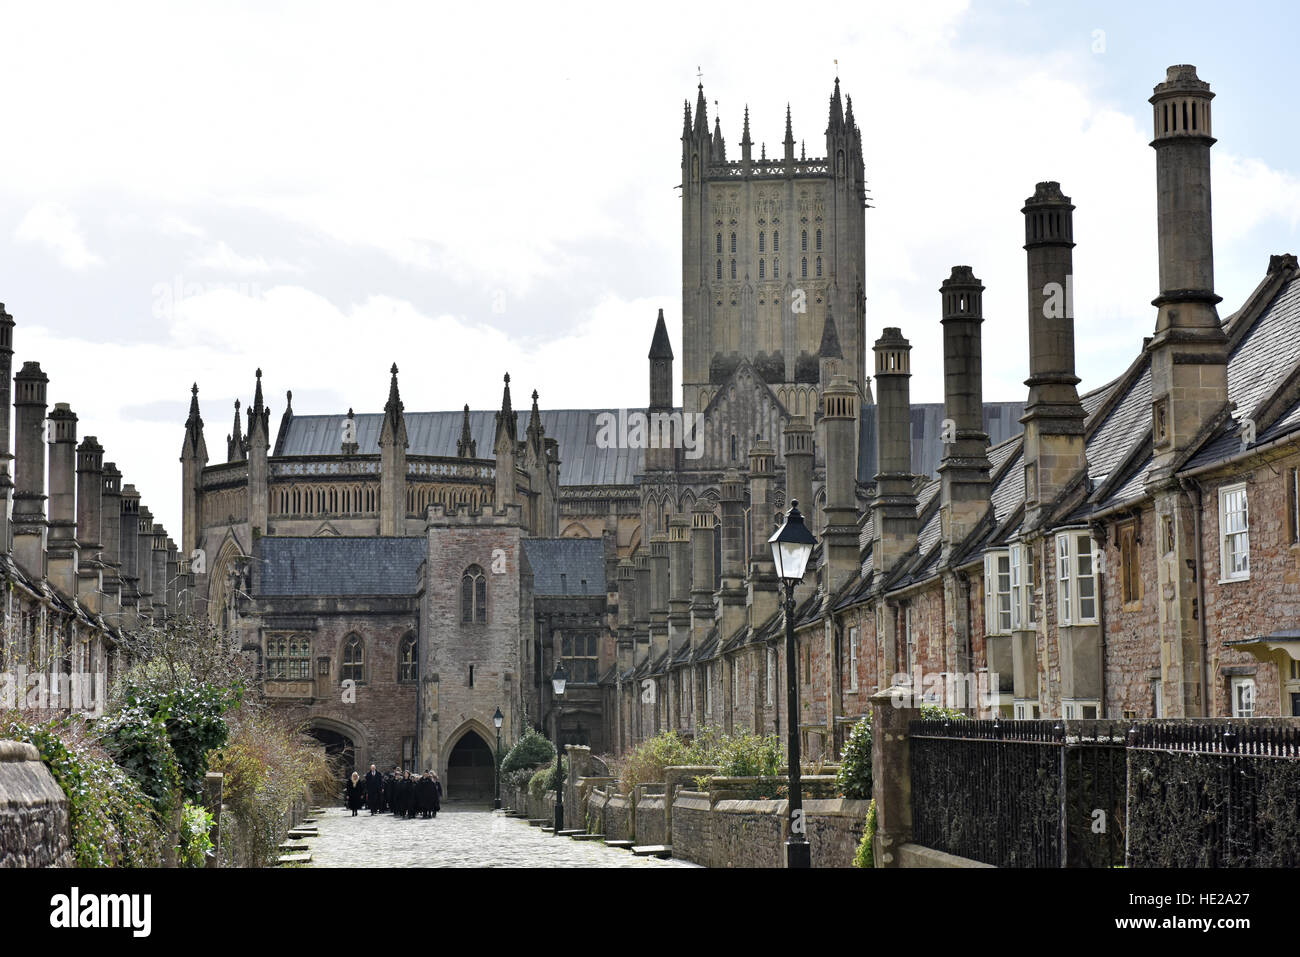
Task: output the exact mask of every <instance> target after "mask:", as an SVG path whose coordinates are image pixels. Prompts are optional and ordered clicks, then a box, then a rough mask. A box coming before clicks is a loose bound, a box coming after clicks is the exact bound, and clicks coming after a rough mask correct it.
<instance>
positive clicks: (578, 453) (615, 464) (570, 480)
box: [275, 409, 645, 485]
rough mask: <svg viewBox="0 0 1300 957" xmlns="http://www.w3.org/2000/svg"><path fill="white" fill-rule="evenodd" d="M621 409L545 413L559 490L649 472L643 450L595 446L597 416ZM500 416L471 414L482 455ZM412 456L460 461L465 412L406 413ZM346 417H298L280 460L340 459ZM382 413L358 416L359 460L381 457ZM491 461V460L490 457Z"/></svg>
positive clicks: (521, 416)
mask: <svg viewBox="0 0 1300 957" xmlns="http://www.w3.org/2000/svg"><path fill="white" fill-rule="evenodd" d="M602 412H609V413H611V414H613V415H614V416H615V417H617V415H618V410H617V409H552V410H542V412H541V417H542V426H543V427H544V428H545V429H546V435H547V436H548V437H550V438H553V439H556V440H557V441H558V442H559V445H560V484H561V485H634V484H635V483H636V478H635V476H636V474H637V473H638V472H640V471H642V470H643V469H644V467H645V451H644V450H643V449H620V448H608V449H607V448H601V447H599V446H598V445H597V444H596V436H597V434H598V433H599V431H600V420H599V418H598V417H599V416H600V415H601V413H602ZM528 414H529V413H528V412H518V413H516V416H517V418H518V422H519V430H518V431H519V432H521V433H522V432H523V431H524V430H525V429H526V428H527V426H528V420H527V416H528ZM495 416H496V412H495V411H492V412H473V411H471V412H470V413H469V426H470V433H471V435H472V436H473V438H474V440H475V441H476V442H477V443H478V447H479V448H480V449H491V448H492V447H493V441H494V437H495V434H496V432H495ZM405 417H406V436H407V443H408V445H407V449H406V454H407V455H408V456H416V455H436V456H445V457H447V458H455V457H456V443H457V442H458V441H459V440H460V439H461V437H462V427H463V425H464V421H465V412H464V411H459V412H407V413H406V414H405ZM345 418H347V417H346V416H343V415H295V416H294V417H293V420H292V421H291V422H290V423H289V427H288V430H287V432H286V433H285V434H283V435H281V436H280V437H279V438H278V439H277V440H276V453H275V454H276V455H278V456H285V455H288V456H294V455H338V454H339V449H340V445H341V438H340V437H341V436H342V434H343V421H344V419H345ZM383 421H384V416H383V413H379V412H375V413H361V414H359V415H357V416H356V423H357V447H358V448H357V451H358V452H359V453H360V454H361V455H376V454H378V452H379V430H380V428H381V427H382V425H383ZM489 457H490V456H489Z"/></svg>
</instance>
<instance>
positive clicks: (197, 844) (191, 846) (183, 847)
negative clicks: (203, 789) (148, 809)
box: [176, 801, 214, 867]
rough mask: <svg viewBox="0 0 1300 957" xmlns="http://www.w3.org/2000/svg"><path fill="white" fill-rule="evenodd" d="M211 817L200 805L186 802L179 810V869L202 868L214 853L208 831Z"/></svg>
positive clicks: (177, 848)
mask: <svg viewBox="0 0 1300 957" xmlns="http://www.w3.org/2000/svg"><path fill="white" fill-rule="evenodd" d="M211 828H212V815H211V814H209V813H208V811H207V809H206V808H205V807H203V806H202V805H200V804H191V803H190V802H188V801H186V802H185V806H184V807H183V808H182V809H181V832H180V835H179V836H180V843H179V844H178V845H177V847H176V850H177V859H178V860H179V861H180V866H181V867H203V866H205V865H206V864H207V861H208V858H209V857H211V856H212V855H213V853H214V850H213V846H212V838H211V836H210V830H211Z"/></svg>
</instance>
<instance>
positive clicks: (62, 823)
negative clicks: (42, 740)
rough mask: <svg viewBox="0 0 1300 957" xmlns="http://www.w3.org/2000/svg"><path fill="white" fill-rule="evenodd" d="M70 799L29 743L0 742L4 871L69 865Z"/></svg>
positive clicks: (0, 844)
mask: <svg viewBox="0 0 1300 957" xmlns="http://www.w3.org/2000/svg"><path fill="white" fill-rule="evenodd" d="M70 841H71V838H70V834H69V830H68V799H67V797H66V796H65V795H64V793H63V789H62V788H60V787H59V786H58V784H56V783H55V781H54V776H53V775H52V774H50V772H49V769H48V768H46V767H45V765H44V764H43V763H42V762H41V759H40V754H39V752H37V750H36V748H35V747H34V746H33V745H30V744H24V743H21V742H18V741H0V867H71V866H72V864H73V858H72V851H71V844H70Z"/></svg>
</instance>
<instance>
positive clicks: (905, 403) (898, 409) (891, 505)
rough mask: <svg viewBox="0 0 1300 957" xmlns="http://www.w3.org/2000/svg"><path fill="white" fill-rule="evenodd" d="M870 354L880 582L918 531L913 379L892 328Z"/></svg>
mask: <svg viewBox="0 0 1300 957" xmlns="http://www.w3.org/2000/svg"><path fill="white" fill-rule="evenodd" d="M874 352H875V353H876V467H877V469H879V471H877V472H876V497H875V499H873V500H872V503H871V513H872V516H873V526H874V532H873V535H874V541H873V543H872V566H873V567H874V569H875V572H876V580H877V581H878V582H880V581H883V579H884V576H885V575H886V574H888V573H889V572H890V571H892V570H893V569H894V567H895V566H896V565H897V564H898V562H899V560H900V559H902V557H903V556H904V555H906V554H907V553H908V552H910V551H911V550H912V548H913V547H914V546H915V545H916V534H917V531H918V529H917V514H916V494H915V492H913V490H912V403H911V392H910V384H909V382H908V380H909V379H910V378H911V377H912V358H911V352H912V344H911V343H910V342H908V341H907V340H906V339H905V338H903V331H902V330H901V329H898V328H892V327H891V328H888V329H886V330H885V331H884V332H883V333H882V334H881V336H880V338H879V339H877V340H876V344H875V348H874ZM828 455H829V453H828ZM828 475H829V471H828ZM828 520H829V519H828ZM828 532H829V528H828Z"/></svg>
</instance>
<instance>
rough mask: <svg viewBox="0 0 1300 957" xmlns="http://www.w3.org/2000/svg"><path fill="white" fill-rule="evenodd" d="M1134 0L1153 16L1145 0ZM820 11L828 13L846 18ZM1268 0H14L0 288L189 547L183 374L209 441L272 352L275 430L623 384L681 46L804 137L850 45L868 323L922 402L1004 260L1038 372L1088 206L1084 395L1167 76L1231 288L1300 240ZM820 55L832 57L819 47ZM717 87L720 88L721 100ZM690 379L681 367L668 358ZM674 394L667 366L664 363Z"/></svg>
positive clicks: (585, 403) (1283, 8)
mask: <svg viewBox="0 0 1300 957" xmlns="http://www.w3.org/2000/svg"><path fill="white" fill-rule="evenodd" d="M1134 7H1136V8H1137V9H1134ZM837 8H838V12H833V11H836V10H837ZM1290 19H1291V10H1290V8H1289V6H1287V5H1286V4H1282V3H1278V4H1264V3H1259V4H1254V3H1248V2H1238V3H1236V4H1235V5H1233V6H1232V7H1224V6H1222V5H1210V4H1204V5H1202V4H1197V3H1189V2H1173V3H1166V2H1144V3H1142V4H1140V5H1134V4H1129V3H1097V4H1089V5H1084V4H1076V3H1069V4H1066V3H1028V2H1014V0H1005V2H986V3H970V4H968V3H963V2H957V0H951V2H927V3H891V4H879V3H864V2H862V0H856V2H851V3H845V4H843V5H837V4H835V3H821V4H817V5H815V6H803V7H800V6H799V5H792V4H790V3H789V2H782V3H771V4H769V3H763V2H751V3H745V4H725V5H724V4H713V3H705V4H702V3H686V4H680V5H675V4H665V3H658V4H651V5H640V8H639V9H638V10H636V11H635V12H633V11H631V10H630V8H629V7H628V6H627V5H614V4H608V3H598V4H591V5H566V4H562V3H548V4H526V5H519V6H518V7H512V6H510V5H506V6H504V7H503V6H501V5H499V4H492V5H486V4H478V5H475V4H456V5H451V4H436V5H435V4H430V3H419V4H411V5H409V6H408V5H396V4H382V3H366V4H356V3H351V4H341V5H337V6H334V5H329V4H325V3H319V2H313V3H310V4H270V3H250V4H237V3H222V4H220V5H217V4H212V5H210V6H208V7H206V8H205V7H200V6H198V5H190V4H187V5H184V6H182V5H174V4H157V5H147V4H135V3H113V4H103V3H96V4H86V5H84V6H74V5H67V4H59V3H41V4H9V3H4V4H3V5H0V37H4V41H5V42H4V52H3V54H2V55H0V137H2V142H3V147H2V148H0V301H3V302H4V303H5V304H6V305H7V308H8V310H9V312H10V313H11V314H13V316H14V317H15V319H16V321H17V323H18V326H17V329H16V330H15V338H14V341H15V356H14V362H15V369H17V368H18V367H19V365H20V364H21V363H22V362H24V361H27V360H31V359H36V360H39V361H40V362H41V364H42V367H43V368H44V369H45V371H46V372H47V373H48V374H49V376H50V388H49V396H50V402H51V404H53V403H54V402H58V401H67V402H70V403H71V404H72V406H73V409H74V410H75V411H76V412H77V413H78V414H79V416H80V434H81V435H82V436H84V435H87V434H94V435H97V436H98V437H99V439H100V441H101V443H102V444H103V445H104V446H105V448H106V450H107V457H108V458H109V459H111V460H113V461H116V462H117V463H118V465H119V467H120V468H121V469H122V471H123V473H124V476H125V478H124V480H125V481H128V482H133V483H134V484H135V485H136V486H137V487H138V488H139V489H140V491H141V493H142V495H143V498H144V502H145V504H147V505H148V506H149V507H150V509H151V510H152V511H153V512H154V514H155V515H157V516H159V517H160V519H161V520H162V521H163V522H164V523H165V524H166V525H167V527H168V529H169V531H171V532H172V533H173V537H175V538H179V531H180V523H179V520H178V516H179V511H180V509H179V496H180V488H179V480H180V466H179V463H178V461H177V457H178V455H179V453H180V447H181V440H182V437H183V423H184V421H185V415H186V409H187V405H188V400H189V387H190V383H191V382H193V381H195V380H197V381H198V383H199V386H200V390H201V391H200V400H201V403H202V409H203V416H204V420H205V423H206V426H207V433H206V434H207V440H208V450H209V453H210V455H211V458H212V460H213V461H224V459H225V451H226V449H225V441H224V440H225V435H226V433H227V432H228V431H229V428H230V421H231V417H232V403H233V401H234V399H235V398H236V397H238V398H240V399H242V400H243V401H244V402H245V403H247V402H248V400H249V399H250V397H251V394H252V388H253V372H254V369H256V368H257V367H259V366H260V367H261V368H262V369H263V371H264V380H263V381H264V385H265V389H266V394H267V399H268V400H269V403H270V406H271V410H272V419H271V421H272V423H273V424H276V423H278V422H279V418H280V415H281V413H282V412H283V410H284V392H285V390H286V389H292V390H293V393H294V399H293V405H294V409H295V411H298V412H301V413H324V412H342V411H344V410H346V409H347V408H348V407H349V406H351V407H355V408H356V409H357V410H358V411H378V410H379V409H381V408H382V406H383V403H384V400H385V397H386V395H387V391H388V375H387V373H388V367H389V365H390V364H391V363H392V362H394V361H396V362H397V363H398V365H399V366H400V367H401V385H402V394H403V399H404V400H405V403H406V408H407V409H408V410H412V411H414V410H424V409H454V408H459V407H460V406H461V405H463V404H464V403H466V402H468V403H469V404H470V405H471V406H472V407H474V408H479V409H484V408H488V409H490V408H495V407H496V406H497V404H498V402H499V398H500V387H501V375H502V373H503V372H505V371H507V370H508V371H509V372H510V373H511V377H512V381H513V382H514V383H515V385H516V388H517V390H518V391H517V393H516V397H515V401H516V405H517V406H519V405H522V404H523V403H524V402H525V401H526V396H527V394H528V393H529V392H531V391H532V389H533V388H536V389H538V390H539V391H540V393H541V401H542V404H543V405H544V406H545V407H550V408H574V407H616V406H636V405H639V404H643V403H644V402H645V401H646V398H647V396H646V389H647V375H646V364H645V363H646V360H645V356H646V352H647V350H648V348H649V343H650V337H651V333H652V331H653V327H654V317H655V313H656V311H657V310H658V309H659V308H661V307H662V308H663V309H664V314H665V316H666V317H668V319H669V329H670V331H671V333H672V336H673V340H674V349H675V351H676V352H677V354H678V356H680V354H681V352H680V339H681V328H680V322H681V310H680V296H681V292H680V282H681V278H680V262H681V260H680V249H679V244H680V237H681V232H680V218H679V217H680V198H679V196H680V193H679V192H678V191H677V190H676V189H675V188H674V187H675V186H676V185H677V184H678V183H679V182H680V177H679V165H678V164H679V162H680V141H679V137H680V133H681V123H682V103H683V100H685V99H687V98H689V99H690V100H691V101H692V103H693V102H694V97H695V85H696V82H697V77H696V74H697V70H702V71H703V81H704V87H705V93H706V96H707V97H708V99H709V107H710V119H712V117H713V116H714V115H720V116H721V118H722V125H723V132H724V135H725V136H726V137H727V140H728V144H729V149H730V150H731V151H732V152H733V153H735V152H738V150H739V145H738V144H739V139H740V124H741V117H742V111H743V109H744V106H745V105H746V104H748V105H749V107H750V116H751V127H752V132H753V136H754V138H755V140H756V141H765V142H766V143H767V144H768V147H769V149H770V150H772V151H774V152H775V151H776V150H777V149H779V146H778V144H779V141H780V140H781V138H782V135H783V132H784V115H785V108H786V103H787V102H789V103H790V106H791V110H792V113H793V117H794V131H795V136H796V138H798V139H803V140H806V142H807V150H808V154H809V155H810V156H812V155H822V154H823V153H824V147H825V128H826V115H827V97H828V96H829V94H830V92H831V88H832V83H833V78H834V76H835V75H836V72H837V71H838V74H839V76H840V78H841V84H842V88H843V90H844V92H845V93H847V94H849V95H851V96H852V97H853V102H854V112H855V114H856V116H857V120H858V123H859V126H860V127H861V129H862V134H863V139H864V143H865V151H866V173H867V179H868V183H869V187H870V190H871V195H872V203H873V206H874V208H872V209H870V210H868V211H867V277H868V281H867V290H866V292H867V297H868V301H867V327H868V339H869V340H873V339H874V338H875V337H876V336H877V335H878V334H879V330H880V329H881V328H882V327H884V326H901V327H902V328H903V330H904V333H905V334H906V335H907V336H909V337H910V338H911V340H912V342H913V344H914V347H915V349H914V352H913V370H914V373H915V375H914V377H913V380H912V387H913V393H912V394H913V398H914V400H916V401H938V400H940V399H941V398H942V382H941V378H940V373H941V353H940V351H939V344H940V325H939V321H938V320H939V296H938V291H937V290H938V285H939V282H940V281H941V280H942V279H943V278H945V277H946V276H947V275H948V272H949V270H950V268H951V266H953V265H955V264H959V263H961V264H969V265H971V266H973V267H974V269H975V272H976V274H977V275H978V276H979V277H980V278H981V279H982V280H983V281H984V283H985V285H986V286H987V287H988V292H987V293H986V294H985V299H984V306H985V315H986V318H987V321H986V323H985V327H984V335H985V342H986V346H985V355H986V362H985V370H984V385H985V398H986V399H988V400H1000V399H1007V400H1010V399H1023V397H1024V395H1025V387H1024V385H1023V380H1024V378H1025V377H1026V375H1027V361H1028V359H1027V344H1026V336H1025V312H1026V306H1025V291H1024V286H1025V263H1024V252H1023V250H1022V249H1021V243H1022V242H1023V235H1022V229H1023V226H1022V217H1021V215H1020V207H1021V205H1022V204H1023V202H1024V200H1025V198H1026V197H1027V196H1029V195H1030V194H1031V193H1032V192H1033V187H1034V184H1035V183H1036V182H1037V181H1039V180H1043V179H1057V180H1060V182H1061V184H1062V187H1063V189H1064V190H1065V192H1066V193H1067V194H1069V195H1070V196H1072V197H1073V199H1074V202H1075V204H1076V205H1077V206H1078V210H1077V212H1076V214H1075V238H1076V240H1077V242H1078V244H1079V245H1078V248H1077V249H1076V250H1075V274H1076V281H1075V309H1076V315H1077V320H1076V329H1077V330H1078V335H1079V341H1078V354H1079V373H1080V375H1081V376H1082V377H1083V379H1084V384H1083V387H1084V388H1094V387H1096V386H1098V385H1100V384H1102V383H1103V382H1105V381H1106V380H1107V379H1109V378H1112V377H1113V376H1115V375H1117V374H1118V373H1119V372H1120V371H1122V369H1123V368H1124V367H1125V366H1126V365H1127V364H1128V363H1129V362H1130V361H1131V359H1132V358H1133V356H1134V355H1135V353H1136V350H1137V349H1138V348H1139V347H1140V345H1141V340H1142V337H1143V336H1144V335H1147V334H1149V333H1150V331H1151V329H1152V326H1153V323H1154V309H1153V308H1152V307H1151V306H1150V300H1151V299H1152V298H1153V297H1154V296H1155V294H1156V293H1157V291H1158V290H1157V273H1156V258H1155V255H1156V232H1155V230H1156V222H1155V193H1154V181H1155V156H1154V153H1153V152H1152V150H1151V149H1150V148H1149V147H1148V146H1147V144H1148V142H1149V140H1150V139H1151V130H1150V128H1149V127H1150V114H1149V110H1150V107H1149V106H1148V105H1147V103H1146V99H1147V97H1149V96H1150V95H1151V88H1152V86H1154V85H1155V84H1156V83H1157V82H1159V81H1161V80H1162V79H1163V77H1164V73H1165V68H1166V67H1167V66H1168V65H1169V64H1171V63H1182V62H1189V63H1194V64H1196V66H1197V67H1198V69H1199V71H1200V75H1201V77H1202V79H1205V80H1207V81H1209V82H1210V83H1211V84H1212V86H1213V89H1214V90H1215V92H1216V93H1217V95H1218V98H1217V99H1216V101H1215V114H1214V118H1215V133H1216V135H1217V136H1218V138H1219V145H1218V146H1217V147H1215V150H1214V164H1215V165H1214V191H1215V194H1214V212H1215V240H1216V260H1217V267H1218V269H1217V286H1218V291H1219V293H1220V294H1221V295H1223V296H1224V299H1225V302H1224V303H1223V306H1222V307H1221V309H1222V310H1223V313H1224V314H1225V315H1226V314H1227V313H1228V312H1231V311H1232V310H1234V309H1236V308H1237V305H1238V304H1239V303H1240V302H1241V300H1242V299H1243V298H1244V297H1245V296H1246V295H1247V294H1248V293H1249V292H1250V290H1251V289H1252V288H1253V287H1254V286H1255V285H1256V284H1257V283H1258V282H1259V280H1260V279H1261V278H1262V276H1263V274H1264V271H1265V268H1266V266H1267V263H1268V256H1269V255H1270V254H1272V253H1279V252H1289V251H1300V250H1298V249H1297V247H1300V243H1297V241H1296V235H1295V233H1296V221H1297V215H1298V214H1300V185H1298V180H1297V175H1298V172H1300V171H1298V170H1297V168H1296V167H1297V161H1296V160H1295V157H1296V155H1297V153H1296V145H1297V143H1296V140H1297V127H1296V124H1295V122H1294V106H1293V103H1294V92H1293V89H1292V86H1293V80H1292V78H1291V77H1290V76H1288V75H1287V71H1288V70H1289V69H1290V64H1291V63H1292V62H1293V51H1292V49H1291V44H1292V42H1293V41H1292V39H1291V31H1289V30H1284V29H1280V28H1279V29H1269V28H1268V26H1267V25H1268V24H1270V23H1271V24H1276V25H1278V26H1279V27H1280V26H1281V25H1283V24H1285V23H1288V22H1289V21H1290ZM836 60H838V65H837V64H836V63H835V61H836ZM714 101H716V102H717V108H716V110H715V108H714V105H713V104H714ZM679 370H680V366H679ZM678 384H679V385H680V380H679V382H678Z"/></svg>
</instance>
